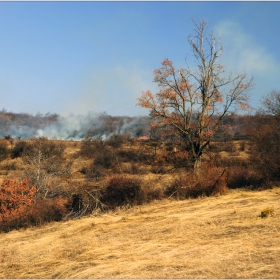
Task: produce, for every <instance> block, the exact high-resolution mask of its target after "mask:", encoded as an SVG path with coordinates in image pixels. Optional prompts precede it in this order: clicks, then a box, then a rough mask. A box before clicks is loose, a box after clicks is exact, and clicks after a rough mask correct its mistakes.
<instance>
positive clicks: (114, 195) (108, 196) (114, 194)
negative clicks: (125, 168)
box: [101, 176, 145, 209]
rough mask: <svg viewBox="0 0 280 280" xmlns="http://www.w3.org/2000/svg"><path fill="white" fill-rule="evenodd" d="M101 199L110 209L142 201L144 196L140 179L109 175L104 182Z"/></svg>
mask: <svg viewBox="0 0 280 280" xmlns="http://www.w3.org/2000/svg"><path fill="white" fill-rule="evenodd" d="M101 201H102V203H104V204H105V205H107V206H108V207H109V208H110V209H114V208H116V207H118V206H125V205H130V206H132V205H137V204H141V203H143V202H144V201H145V197H144V192H143V190H142V188H141V183H140V180H138V179H133V178H128V177H125V176H114V177H111V178H110V179H109V180H108V182H107V184H106V187H105V190H104V193H103V195H102V198H101Z"/></svg>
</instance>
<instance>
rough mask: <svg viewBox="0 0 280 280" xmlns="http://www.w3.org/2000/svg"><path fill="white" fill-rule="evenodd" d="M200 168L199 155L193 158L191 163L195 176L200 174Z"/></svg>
mask: <svg viewBox="0 0 280 280" xmlns="http://www.w3.org/2000/svg"><path fill="white" fill-rule="evenodd" d="M200 169H201V156H199V157H198V158H196V159H195V161H194V165H193V173H194V175H195V177H196V178H198V176H199V174H200Z"/></svg>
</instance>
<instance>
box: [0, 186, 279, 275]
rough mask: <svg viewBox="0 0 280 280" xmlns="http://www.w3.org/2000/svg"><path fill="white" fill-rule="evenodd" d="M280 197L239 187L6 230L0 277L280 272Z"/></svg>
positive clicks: (276, 190)
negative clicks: (270, 210)
mask: <svg viewBox="0 0 280 280" xmlns="http://www.w3.org/2000/svg"><path fill="white" fill-rule="evenodd" d="M279 198H280V190H279V188H273V189H271V190H265V191H258V192H257V191H254V192H253V191H242V190H232V191H230V192H229V193H228V194H226V195H223V196H214V197H210V198H198V199H188V200H183V201H174V200H163V201H156V202H153V203H151V204H146V205H142V206H141V207H139V206H138V207H132V208H130V209H126V210H124V209H119V210H117V211H115V212H108V213H106V214H99V215H96V216H88V217H84V218H82V219H80V220H72V221H66V222H65V221H62V222H56V223H50V224H47V225H44V226H42V227H39V228H29V229H27V230H19V231H12V232H10V233H1V234H0V239H1V243H0V261H1V266H0V278H279V277H280V265H279V259H280V243H279V240H280V216H279V213H280V209H279ZM267 207H270V208H273V209H274V215H273V216H269V217H267V218H261V217H260V214H261V211H262V210H263V209H265V208H267Z"/></svg>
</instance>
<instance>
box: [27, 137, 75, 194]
mask: <svg viewBox="0 0 280 280" xmlns="http://www.w3.org/2000/svg"><path fill="white" fill-rule="evenodd" d="M64 148H65V147H64V145H63V144H62V143H61V142H59V141H56V142H54V141H51V140H48V139H47V138H44V137H39V138H35V139H33V140H31V143H29V144H28V146H27V147H26V148H25V151H24V153H23V157H22V161H23V166H24V177H27V178H28V179H29V181H30V184H31V185H32V186H35V187H36V190H37V192H36V197H46V196H47V194H48V193H49V191H50V190H52V189H53V188H54V187H55V186H57V185H58V183H59V181H61V179H62V177H63V175H64V173H65V172H67V170H68V171H69V170H70V168H71V164H70V165H69V163H66V166H65V162H64V158H63V152H64ZM66 169H67V170H66ZM69 172H70V171H69Z"/></svg>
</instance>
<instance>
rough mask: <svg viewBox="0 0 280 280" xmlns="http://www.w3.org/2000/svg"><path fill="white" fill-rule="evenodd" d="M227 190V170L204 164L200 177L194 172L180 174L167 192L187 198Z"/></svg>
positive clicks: (168, 194)
mask: <svg viewBox="0 0 280 280" xmlns="http://www.w3.org/2000/svg"><path fill="white" fill-rule="evenodd" d="M227 190H228V187H227V184H226V176H225V170H224V169H222V168H219V167H210V166H207V165H204V166H203V167H202V168H201V171H200V175H199V176H198V178H196V177H195V176H194V175H193V174H192V173H188V174H186V175H184V176H179V177H177V178H176V179H175V181H174V183H173V184H172V185H171V186H170V187H168V188H167V189H166V192H165V194H166V195H167V196H168V197H176V198H177V199H185V198H189V197H191V198H197V197H199V196H211V195H214V194H217V193H224V192H225V191H227Z"/></svg>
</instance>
